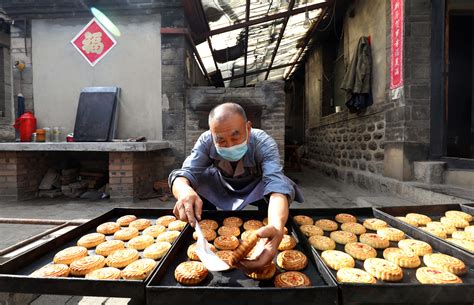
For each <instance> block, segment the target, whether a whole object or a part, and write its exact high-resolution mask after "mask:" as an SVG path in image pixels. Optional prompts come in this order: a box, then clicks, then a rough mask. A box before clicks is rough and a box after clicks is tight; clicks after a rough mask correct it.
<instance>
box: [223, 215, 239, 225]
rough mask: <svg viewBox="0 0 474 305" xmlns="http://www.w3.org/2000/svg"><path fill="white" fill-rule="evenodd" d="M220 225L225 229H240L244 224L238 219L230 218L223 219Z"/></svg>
mask: <svg viewBox="0 0 474 305" xmlns="http://www.w3.org/2000/svg"><path fill="white" fill-rule="evenodd" d="M222 223H223V224H224V226H227V227H241V226H242V225H243V224H244V221H243V220H242V219H241V218H239V217H235V216H231V217H227V218H225V219H224V221H223V222H222Z"/></svg>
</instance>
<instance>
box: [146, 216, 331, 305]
mask: <svg viewBox="0 0 474 305" xmlns="http://www.w3.org/2000/svg"><path fill="white" fill-rule="evenodd" d="M228 216H237V217H241V218H242V219H243V220H244V221H245V220H248V219H257V220H262V219H263V218H264V217H266V214H264V213H262V212H259V211H238V212H235V211H234V212H231V211H229V212H224V211H216V212H204V213H203V216H202V219H205V218H208V219H214V220H216V221H218V222H219V225H222V220H223V219H224V218H225V217H228ZM287 228H288V230H289V234H293V235H294V233H293V232H294V230H295V226H294V224H293V221H292V220H289V221H288V223H287ZM193 231H194V230H193V229H192V228H191V227H188V228H187V229H186V230H185V232H184V233H183V235H182V238H181V240H180V242H179V243H178V244H177V245H176V247H174V248H173V249H172V250H171V251H170V252H169V253H168V258H167V259H166V260H165V262H164V263H163V264H162V265H161V267H160V268H159V269H158V270H157V272H156V273H155V274H154V276H153V278H152V279H151V280H150V282H149V283H148V284H147V286H146V298H147V304H148V305H158V304H159V305H168V304H169V305H171V304H172V305H176V304H206V305H214V304H216V305H217V304H220V305H221V304H245V303H248V302H252V303H255V304H259V305H266V304H268V305H270V304H285V305H288V304H294V303H295V302H297V303H298V304H299V305H309V304H314V305H316V304H336V300H337V287H336V283H335V282H334V280H333V279H332V278H331V277H330V276H328V275H327V274H326V273H324V274H323V273H321V271H320V270H323V271H324V269H323V266H322V265H321V264H319V265H318V264H317V262H316V261H315V260H314V257H313V256H312V255H311V249H310V248H309V247H308V246H307V244H305V243H301V241H300V240H298V245H297V249H299V250H301V251H303V252H304V253H305V254H306V255H307V257H308V260H309V261H308V267H306V269H304V271H303V272H304V273H305V274H306V275H308V276H309V278H310V279H311V281H312V283H313V285H314V286H313V287H308V288H286V289H280V288H275V287H273V281H256V280H252V279H249V278H248V277H246V276H245V275H244V273H243V272H242V271H240V270H230V271H224V272H209V275H208V277H207V279H206V280H205V281H204V282H203V283H202V284H200V285H199V286H183V285H180V284H179V283H177V282H176V280H175V278H174V270H175V269H176V266H177V265H178V264H179V263H181V262H183V261H187V260H188V258H187V254H186V252H187V248H188V246H189V245H190V244H191V243H193V242H194V239H193V238H192V233H193ZM294 236H295V235H294ZM295 237H296V238H297V236H295Z"/></svg>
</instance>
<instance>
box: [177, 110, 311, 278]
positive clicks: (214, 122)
mask: <svg viewBox="0 0 474 305" xmlns="http://www.w3.org/2000/svg"><path fill="white" fill-rule="evenodd" d="M168 180H169V184H170V188H171V190H172V192H173V195H174V196H175V198H176V199H177V202H176V204H175V207H174V210H173V212H174V214H175V215H176V217H178V218H179V219H181V220H183V221H188V222H189V223H190V224H191V225H192V226H194V223H195V221H196V219H197V220H198V221H199V220H200V219H201V212H202V209H203V207H204V208H205V209H209V208H214V209H215V207H217V208H220V209H222V210H240V209H243V208H244V207H245V206H247V205H249V204H252V205H258V206H259V208H262V207H265V208H268V225H266V226H265V227H263V228H261V229H259V230H258V231H257V236H259V237H260V238H264V241H265V243H264V247H263V250H262V253H261V254H260V255H259V256H258V258H257V259H255V260H251V261H250V260H249V261H243V262H242V267H243V268H245V269H248V270H252V269H261V268H263V267H264V266H266V265H268V264H269V263H270V261H271V260H272V259H273V257H274V255H275V254H276V252H277V248H278V245H279V244H280V241H281V239H282V237H283V230H284V226H285V224H286V221H287V219H288V212H289V211H288V208H289V204H290V203H291V202H292V201H293V200H296V201H299V202H303V196H302V195H301V193H300V191H299V189H298V187H297V186H296V185H295V184H294V182H293V181H291V180H290V179H288V178H287V177H286V176H285V175H284V174H283V171H282V166H281V164H280V156H279V153H278V146H277V144H276V142H275V140H273V139H272V138H271V137H270V136H269V135H268V134H267V133H265V132H264V131H263V130H259V129H255V128H251V122H249V121H247V117H246V115H245V111H244V110H243V108H242V107H241V106H240V105H238V104H235V103H224V104H221V105H218V106H217V107H215V108H214V109H212V110H211V112H210V114H209V130H208V131H206V132H204V133H203V134H202V135H201V136H200V137H199V139H198V140H197V142H196V144H195V145H194V148H193V150H192V151H191V154H190V155H189V156H188V157H187V158H186V160H185V161H184V163H183V166H182V168H181V169H177V170H174V171H173V172H171V174H170V176H169V178H168ZM267 202H268V203H267Z"/></svg>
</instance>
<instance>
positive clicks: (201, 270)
mask: <svg viewBox="0 0 474 305" xmlns="http://www.w3.org/2000/svg"><path fill="white" fill-rule="evenodd" d="M207 274H208V271H207V268H206V267H205V266H204V264H203V263H201V262H196V261H189V262H183V263H181V264H179V265H178V267H176V269H175V271H174V277H175V279H176V281H178V283H180V284H183V285H197V284H199V283H201V282H202V281H204V280H205V279H206V277H207Z"/></svg>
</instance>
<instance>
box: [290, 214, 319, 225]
mask: <svg viewBox="0 0 474 305" xmlns="http://www.w3.org/2000/svg"><path fill="white" fill-rule="evenodd" d="M293 220H294V222H296V224H297V225H299V226H302V225H312V224H314V221H313V218H311V217H309V216H306V215H296V216H294V217H293Z"/></svg>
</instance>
